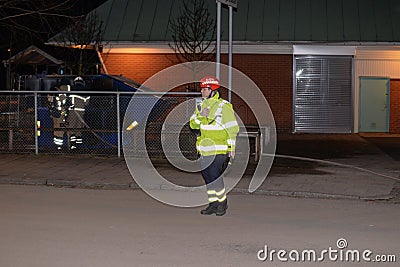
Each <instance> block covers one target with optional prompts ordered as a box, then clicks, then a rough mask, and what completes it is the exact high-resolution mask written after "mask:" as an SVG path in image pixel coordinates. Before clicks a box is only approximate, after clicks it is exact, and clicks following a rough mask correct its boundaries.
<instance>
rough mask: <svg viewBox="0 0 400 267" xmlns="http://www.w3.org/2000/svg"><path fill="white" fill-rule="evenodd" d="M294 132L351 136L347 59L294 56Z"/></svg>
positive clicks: (351, 112)
mask: <svg viewBox="0 0 400 267" xmlns="http://www.w3.org/2000/svg"><path fill="white" fill-rule="evenodd" d="M294 64H295V68H294V69H295V74H294V93H293V106H294V107H293V110H294V116H293V119H294V122H293V125H294V131H295V132H303V133H351V132H353V104H352V103H353V90H352V84H353V82H352V81H353V79H352V76H353V75H352V68H353V58H352V57H351V56H296V57H295V62H294Z"/></svg>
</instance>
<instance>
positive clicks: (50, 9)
mask: <svg viewBox="0 0 400 267" xmlns="http://www.w3.org/2000/svg"><path fill="white" fill-rule="evenodd" d="M76 3H77V0H52V1H50V0H35V1H32V0H0V32H1V33H0V37H1V39H2V41H1V44H0V45H1V46H8V47H10V44H9V43H10V42H11V41H13V40H18V42H20V41H24V40H26V41H28V40H27V39H28V38H30V39H31V40H42V39H43V38H48V37H49V35H52V34H54V33H55V32H57V31H59V29H60V25H65V23H68V22H69V21H72V20H74V19H76V18H77V17H78V16H73V15H71V14H72V13H71V10H72V8H73V7H74V5H75V4H76ZM60 22H63V23H64V24H62V23H60ZM46 35H47V36H46Z"/></svg>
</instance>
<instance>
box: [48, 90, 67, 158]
mask: <svg viewBox="0 0 400 267" xmlns="http://www.w3.org/2000/svg"><path fill="white" fill-rule="evenodd" d="M54 89H55V90H57V91H69V90H70V86H69V85H61V86H60V87H54ZM47 99H48V104H49V111H50V117H51V118H52V120H53V127H54V128H56V130H54V136H53V143H54V145H55V146H56V148H57V150H61V149H62V148H63V147H64V133H65V130H62V128H66V127H67V125H68V115H69V108H70V106H71V101H70V98H69V97H68V95H67V94H66V93H60V94H55V95H49V96H48V98H47Z"/></svg>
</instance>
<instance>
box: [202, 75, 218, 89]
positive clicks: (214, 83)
mask: <svg viewBox="0 0 400 267" xmlns="http://www.w3.org/2000/svg"><path fill="white" fill-rule="evenodd" d="M200 87H201V88H205V87H207V88H210V89H211V90H212V91H214V90H217V89H218V88H219V87H220V85H219V80H218V79H217V78H216V77H213V76H206V77H204V78H203V79H201V80H200Z"/></svg>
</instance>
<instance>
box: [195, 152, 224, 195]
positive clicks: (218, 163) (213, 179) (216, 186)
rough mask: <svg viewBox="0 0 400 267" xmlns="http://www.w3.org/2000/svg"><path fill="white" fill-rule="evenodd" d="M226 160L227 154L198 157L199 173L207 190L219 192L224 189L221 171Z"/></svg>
mask: <svg viewBox="0 0 400 267" xmlns="http://www.w3.org/2000/svg"><path fill="white" fill-rule="evenodd" d="M227 160H228V155H227V154H218V155H213V156H201V157H200V165H201V174H202V175H203V178H204V181H205V182H206V185H207V190H215V191H216V192H220V191H221V190H223V189H225V185H224V180H223V177H222V173H223V172H224V171H225V168H226V163H227Z"/></svg>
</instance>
